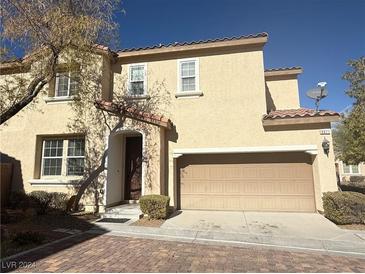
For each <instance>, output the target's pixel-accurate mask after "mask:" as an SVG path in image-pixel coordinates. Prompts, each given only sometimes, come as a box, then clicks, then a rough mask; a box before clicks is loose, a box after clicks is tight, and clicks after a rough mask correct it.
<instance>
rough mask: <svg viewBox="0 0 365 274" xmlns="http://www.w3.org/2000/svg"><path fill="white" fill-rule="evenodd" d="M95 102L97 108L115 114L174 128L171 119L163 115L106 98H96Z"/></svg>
mask: <svg viewBox="0 0 365 274" xmlns="http://www.w3.org/2000/svg"><path fill="white" fill-rule="evenodd" d="M94 104H95V107H96V108H97V109H100V110H103V111H106V112H108V113H110V114H112V115H115V116H125V117H127V118H130V119H134V120H137V121H141V122H144V123H147V124H151V125H155V126H159V127H163V128H166V129H171V128H172V122H171V120H170V119H168V118H166V117H164V116H162V115H156V114H152V113H150V112H147V111H142V110H138V109H137V108H132V107H124V106H122V105H120V104H116V103H114V102H110V101H105V100H96V101H95V103H94Z"/></svg>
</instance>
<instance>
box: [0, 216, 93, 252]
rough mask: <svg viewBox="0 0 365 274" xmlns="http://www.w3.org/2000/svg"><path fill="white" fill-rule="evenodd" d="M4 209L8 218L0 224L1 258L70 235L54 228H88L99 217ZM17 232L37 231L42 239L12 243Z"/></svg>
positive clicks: (83, 229) (81, 229)
mask: <svg viewBox="0 0 365 274" xmlns="http://www.w3.org/2000/svg"><path fill="white" fill-rule="evenodd" d="M6 211H7V212H8V216H9V218H8V222H7V223H5V224H4V223H3V222H2V224H1V231H2V233H1V258H4V257H8V256H10V255H13V254H16V253H19V252H22V251H25V250H28V249H31V248H34V247H36V246H38V245H43V244H46V243H49V242H52V241H55V240H58V239H62V238H64V237H67V236H70V234H69V233H67V232H62V231H54V230H56V229H60V228H63V229H67V230H73V229H75V230H80V231H86V230H89V229H91V228H92V227H93V226H94V225H93V224H92V221H94V220H96V219H98V218H99V216H97V215H93V214H78V215H69V214H61V213H55V212H51V213H49V214H46V215H35V216H27V214H25V213H24V212H23V211H22V210H6ZM3 232H6V233H3ZM19 232H35V233H39V234H41V235H42V236H43V237H44V240H43V241H42V243H41V244H27V245H17V244H14V243H13V242H11V240H10V238H11V236H12V235H15V234H17V233H19ZM4 234H5V235H4Z"/></svg>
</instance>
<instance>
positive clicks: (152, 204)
mask: <svg viewBox="0 0 365 274" xmlns="http://www.w3.org/2000/svg"><path fill="white" fill-rule="evenodd" d="M169 204H170V197H168V196H163V195H145V196H142V197H141V198H140V199H139V205H140V207H141V210H142V212H143V214H146V215H148V218H150V219H166V218H167V217H168V215H169Z"/></svg>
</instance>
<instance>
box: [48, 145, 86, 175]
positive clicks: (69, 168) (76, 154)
mask: <svg viewBox="0 0 365 274" xmlns="http://www.w3.org/2000/svg"><path fill="white" fill-rule="evenodd" d="M84 158H85V140H84V139H83V138H72V139H48V140H44V141H43V152H42V176H81V175H83V173H84Z"/></svg>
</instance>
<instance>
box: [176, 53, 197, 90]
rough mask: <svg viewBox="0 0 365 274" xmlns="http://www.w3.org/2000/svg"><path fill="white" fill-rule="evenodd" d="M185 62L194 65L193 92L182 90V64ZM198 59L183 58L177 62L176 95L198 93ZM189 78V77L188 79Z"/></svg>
mask: <svg viewBox="0 0 365 274" xmlns="http://www.w3.org/2000/svg"><path fill="white" fill-rule="evenodd" d="M187 62H194V63H195V76H194V77H195V89H194V90H186V91H183V90H182V79H183V77H182V69H181V67H182V64H183V63H187ZM199 68H200V65H199V58H196V57H194V58H184V59H179V60H177V77H178V79H177V93H178V94H190V93H200V71H199ZM189 78H190V77H189Z"/></svg>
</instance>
